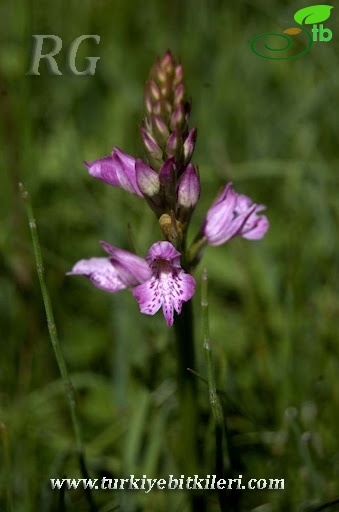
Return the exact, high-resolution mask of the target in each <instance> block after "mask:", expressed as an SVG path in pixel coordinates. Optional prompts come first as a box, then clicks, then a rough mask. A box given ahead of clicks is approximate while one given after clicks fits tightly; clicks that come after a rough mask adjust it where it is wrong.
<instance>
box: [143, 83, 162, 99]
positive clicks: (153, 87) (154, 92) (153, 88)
mask: <svg viewBox="0 0 339 512" xmlns="http://www.w3.org/2000/svg"><path fill="white" fill-rule="evenodd" d="M146 88H147V89H148V90H149V92H150V94H151V98H152V99H153V101H159V100H160V89H159V87H158V86H157V84H156V83H155V81H154V80H150V81H149V82H148V83H147V85H146Z"/></svg>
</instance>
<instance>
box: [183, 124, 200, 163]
mask: <svg viewBox="0 0 339 512" xmlns="http://www.w3.org/2000/svg"><path fill="white" fill-rule="evenodd" d="M196 139H197V129H196V128H192V129H191V130H190V131H189V134H188V135H187V137H186V140H185V142H184V162H185V165H187V164H188V162H189V161H190V160H191V157H192V154H193V151H194V147H195V141H196Z"/></svg>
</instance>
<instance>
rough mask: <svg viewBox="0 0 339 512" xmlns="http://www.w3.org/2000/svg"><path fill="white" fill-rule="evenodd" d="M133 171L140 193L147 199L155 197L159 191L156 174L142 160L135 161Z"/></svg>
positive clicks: (158, 181)
mask: <svg viewBox="0 0 339 512" xmlns="http://www.w3.org/2000/svg"><path fill="white" fill-rule="evenodd" d="M135 169H136V176H137V183H138V187H139V189H140V190H141V192H142V193H143V194H144V195H145V196H147V197H153V196H156V195H157V194H158V193H159V190H160V180H159V176H158V174H157V173H156V172H155V171H153V169H151V168H150V167H148V165H146V164H145V163H144V162H143V161H142V160H136V163H135Z"/></svg>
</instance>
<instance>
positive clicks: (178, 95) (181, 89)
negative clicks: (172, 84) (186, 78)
mask: <svg viewBox="0 0 339 512" xmlns="http://www.w3.org/2000/svg"><path fill="white" fill-rule="evenodd" d="M184 95H185V86H184V84H183V83H181V84H179V85H177V86H176V88H175V91H174V101H173V103H174V105H178V104H179V103H181V102H182V101H183V99H184Z"/></svg>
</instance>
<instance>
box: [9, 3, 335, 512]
mask: <svg viewBox="0 0 339 512" xmlns="http://www.w3.org/2000/svg"><path fill="white" fill-rule="evenodd" d="M308 5H309V4H308V3H306V2H304V1H303V0H300V2H298V3H295V2H293V3H292V2H289V3H287V2H282V1H280V2H279V1H277V0H275V1H271V2H268V1H267V0H257V1H255V2H254V0H253V1H250V0H249V1H244V0H240V1H239V2H237V3H235V2H234V3H232V4H231V3H227V2H225V1H221V0H219V1H217V0H211V1H209V2H207V1H206V0H205V1H203V0H196V1H194V2H193V0H187V1H179V0H173V1H171V2H157V1H148V2H141V1H137V0H135V1H132V0H130V1H126V0H114V1H113V0H111V1H109V0H96V1H94V0H83V1H82V2H80V1H74V0H68V1H67V2H65V1H58V2H52V1H50V0H45V1H40V2H38V1H36V0H31V1H24V0H13V1H12V2H11V3H10V4H9V3H6V2H2V4H1V6H0V13H1V16H0V20H1V21H0V28H1V37H2V43H1V55H0V87H1V95H0V105H1V148H0V151H1V166H2V170H1V180H2V182H1V188H0V200H1V201H0V211H1V219H2V222H1V228H0V258H1V286H0V322H1V324H0V326H1V358H0V422H1V429H0V430H1V446H0V509H1V510H7V508H6V507H7V506H8V504H9V503H10V501H12V503H13V509H12V511H10V512H33V511H34V512H36V511H46V512H47V511H57V510H67V512H68V511H73V510H74V511H80V512H81V511H87V510H88V505H87V503H86V500H85V497H84V493H83V491H80V490H79V491H70V492H68V493H66V497H65V507H64V508H62V506H61V505H60V501H59V500H60V496H59V494H58V493H57V492H56V491H51V489H50V486H49V478H57V477H60V478H62V477H64V476H67V477H69V478H73V477H78V476H79V469H78V467H77V464H76V460H75V457H74V454H73V452H72V449H73V447H74V438H73V432H72V428H71V422H70V416H69V411H68V408H67V402H66V398H65V395H64V390H63V385H62V382H61V380H60V376H59V372H58V369H57V366H56V363H55V359H54V355H53V351H52V348H51V345H50V342H49V338H48V331H47V327H46V321H45V315H44V310H43V304H42V299H41V295H40V290H39V284H38V279H37V276H36V271H35V267H34V258H33V252H32V245H31V241H30V234H29V230H28V226H27V219H26V216H25V212H24V209H23V206H22V204H21V199H20V197H19V194H18V182H19V181H21V180H22V181H24V183H25V185H26V187H27V188H28V190H29V192H30V194H31V197H32V201H33V205H34V209H35V215H36V219H37V223H38V230H39V234H40V239H41V243H42V250H43V257H44V262H45V269H46V279H47V283H48V287H49V290H50V294H51V298H52V303H53V307H54V313H55V317H56V322H57V326H58V331H59V335H60V339H61V344H62V350H63V352H64V355H65V357H66V360H67V364H68V368H69V371H70V373H71V378H72V381H73V383H74V386H75V388H76V391H77V398H78V411H79V417H80V421H81V428H82V433H83V437H84V441H85V446H86V453H87V458H88V469H89V472H90V474H91V476H92V477H93V478H100V477H102V476H105V475H106V476H110V475H111V476H113V477H126V476H128V475H129V474H131V473H134V474H144V473H146V474H147V475H148V476H149V477H152V478H157V477H166V476H167V475H168V474H170V473H172V474H174V475H180V468H178V467H177V466H176V462H175V460H174V458H173V454H172V452H173V443H175V435H176V429H177V421H176V382H175V369H176V360H175V350H174V347H173V333H172V330H169V329H168V328H167V327H166V325H165V322H164V319H163V317H162V315H161V314H160V313H159V314H157V315H156V316H155V317H147V316H143V315H140V313H139V310H138V306H137V303H136V301H135V300H134V298H133V297H132V296H131V293H130V292H129V291H125V292H120V293H119V294H117V295H110V294H108V293H105V292H103V291H101V290H99V289H96V288H94V287H93V285H92V284H91V283H90V282H89V281H87V280H85V279H82V278H77V277H73V278H67V277H65V272H67V271H69V270H70V269H71V267H72V265H73V264H74V263H75V262H76V261H77V260H79V259H81V258H88V257H91V256H103V252H102V250H101V248H100V247H99V245H98V241H99V240H107V241H108V242H110V243H111V244H113V245H117V246H121V247H123V248H125V249H128V250H130V249H131V244H130V239H129V235H128V225H129V224H130V226H131V228H132V230H133V233H134V239H135V244H136V247H137V250H138V252H139V254H141V255H145V254H146V253H147V250H148V248H149V247H150V245H151V244H152V243H153V242H154V241H157V240H158V239H159V238H160V236H161V233H160V230H159V228H158V226H157V221H156V219H155V216H154V215H153V213H152V212H151V211H149V210H148V209H147V207H146V205H145V204H144V203H143V202H142V201H141V200H140V199H139V198H137V197H132V196H130V195H128V194H127V193H126V192H124V191H122V190H118V189H115V188H112V187H109V186H107V185H105V184H104V183H102V182H99V181H96V180H93V179H92V178H90V177H89V176H88V173H87V170H86V168H85V167H84V165H83V161H84V160H86V161H91V160H94V159H96V158H98V157H100V156H104V155H106V154H109V152H110V151H111V148H112V147H113V146H118V147H119V148H121V149H123V150H124V151H126V152H128V153H130V154H133V155H141V156H142V154H143V153H142V147H141V143H140V141H139V136H138V126H139V124H140V120H141V117H142V114H143V104H142V101H143V87H144V83H145V81H146V79H147V76H148V73H149V69H150V67H151V65H152V63H153V62H154V60H155V58H156V57H157V56H161V55H163V54H164V52H165V51H166V50H167V49H168V48H170V49H171V50H172V52H173V53H174V55H175V56H177V57H178V58H180V59H181V61H182V63H183V64H184V70H185V76H186V86H187V91H188V94H189V95H190V96H191V97H192V98H193V109H192V121H191V126H197V127H198V141H197V146H196V151H195V155H194V158H193V162H194V163H195V164H198V165H199V169H200V173H201V180H202V198H201V201H200V203H199V206H198V208H197V210H196V213H195V217H194V220H193V223H192V226H191V228H192V229H191V231H190V236H192V237H193V236H194V235H195V232H196V230H197V229H198V228H199V225H200V223H201V221H202V219H203V217H204V213H205V211H206V209H207V208H208V206H209V205H210V204H211V202H212V201H213V199H214V197H215V196H216V194H217V193H218V192H219V190H220V188H221V187H222V186H223V184H224V183H225V182H226V181H228V180H232V181H233V183H234V187H235V189H236V190H237V191H238V192H243V193H246V194H248V195H249V196H250V197H252V198H253V200H254V201H256V202H261V203H264V204H266V205H267V215H268V217H269V220H270V225H271V226H270V230H269V232H268V234H267V235H266V237H265V238H264V239H263V240H262V241H259V242H250V241H247V240H244V239H234V240H232V241H231V242H230V243H228V244H226V245H224V246H221V247H218V248H213V247H209V248H207V250H206V252H205V255H204V260H203V263H202V264H200V266H199V267H198V269H197V272H196V275H195V277H196V279H197V281H198V288H197V293H196V296H195V297H194V307H195V311H196V343H197V347H196V348H197V357H198V363H197V368H196V371H197V372H198V373H199V374H200V375H201V376H203V377H205V376H206V367H205V362H204V358H203V353H202V352H203V351H202V335H201V323H200V318H201V314H200V304H199V293H200V278H201V271H202V269H203V267H206V268H207V269H208V275H209V299H210V328H211V338H212V341H213V343H214V356H215V361H216V373H217V384H218V388H219V389H220V390H222V391H223V397H224V398H223V399H224V401H225V404H226V405H225V410H226V411H227V423H228V427H229V429H230V431H231V433H232V445H233V446H234V449H235V452H236V460H237V464H238V466H237V468H236V469H237V473H238V474H242V475H243V479H244V481H245V480H246V479H249V478H285V490H284V491H267V490H261V491H248V490H245V491H238V495H237V500H238V505H237V506H238V510H240V511H253V512H254V511H256V512H273V511H303V510H305V511H306V510H315V508H312V506H313V505H314V506H316V505H317V504H321V503H325V502H328V501H330V500H334V499H335V498H337V497H338V495H339V488H338V487H339V485H338V482H339V443H338V427H339V413H338V411H339V384H338V374H339V346H338V342H339V335H338V314H339V302H338V291H339V290H338V288H339V280H338V249H339V243H338V219H339V201H338V185H339V180H338V164H339V155H338V127H339V125H338V103H339V62H338V56H339V52H338V38H339V28H338V27H339V23H338V16H339V14H338V10H337V8H336V7H335V8H334V9H333V10H332V14H331V17H330V19H329V20H327V21H326V22H324V26H326V27H328V28H331V30H332V32H333V38H332V40H331V41H329V42H327V43H325V42H318V43H314V44H313V47H312V49H311V51H310V52H309V53H308V54H307V55H305V56H303V57H301V58H299V59H295V60H285V61H274V60H268V59H263V58H260V57H257V56H256V55H254V54H253V53H252V52H251V50H250V41H251V40H252V39H253V38H254V37H256V36H257V35H259V34H262V33H266V32H280V33H281V32H282V30H284V29H286V28H289V27H293V26H295V22H293V15H294V13H295V12H296V10H298V9H300V8H302V7H305V6H308ZM33 34H54V35H57V36H59V37H60V38H61V39H62V41H63V48H62V51H61V52H60V54H59V55H58V56H56V60H57V62H58V65H59V69H60V71H61V72H62V76H53V75H51V74H49V72H48V70H47V67H46V64H45V63H44V62H41V64H40V68H39V71H40V76H26V75H25V73H26V72H27V71H28V69H29V63H30V59H31V52H32V45H33V38H32V35H33ZM82 34H98V35H100V37H101V40H100V44H99V45H96V44H94V43H93V41H90V40H88V41H85V42H83V43H82V44H81V46H80V48H79V52H78V56H77V61H76V65H77V67H78V69H84V67H85V57H86V56H99V57H100V60H99V61H98V63H97V67H96V73H95V75H94V76H72V74H71V73H70V72H69V70H68V69H67V67H66V58H67V51H68V47H69V44H70V43H71V42H72V41H73V40H74V39H75V38H77V37H78V36H80V35H82ZM296 44H298V43H296ZM198 387H199V402H200V403H201V408H202V410H204V411H205V421H204V422H201V424H200V425H197V429H199V433H200V436H201V439H202V450H203V452H204V454H205V455H204V460H205V461H206V464H205V466H204V467H202V468H201V471H200V475H202V476H203V475H206V474H211V473H213V468H214V466H213V465H214V459H213V457H214V455H213V436H212V430H211V418H210V413H209V408H208V391H207V387H206V386H205V385H204V383H203V382H201V381H199V384H198ZM6 454H7V455H6ZM94 499H95V500H96V503H97V506H98V509H99V510H100V511H101V512H104V511H107V512H108V510H111V509H113V508H114V507H116V506H119V509H118V510H122V511H124V512H125V511H126V512H129V511H131V512H134V511H144V510H145V511H146V510H147V511H148V512H152V511H154V512H158V511H159V512H161V511H168V510H171V511H185V510H189V508H188V502H187V496H186V495H185V493H184V492H174V491H171V492H169V491H168V492H167V491H162V492H156V491H154V492H151V493H150V494H148V495H145V494H144V493H143V492H133V491H130V492H123V491H101V492H100V491H97V492H96V493H95V494H94ZM61 501H62V499H61ZM326 509H327V510H331V511H334V510H339V505H338V504H336V505H333V506H331V507H327V508H326ZM208 510H210V511H217V510H219V508H218V503H217V498H216V496H215V495H214V494H213V492H212V491H210V492H209V494H208ZM319 510H320V509H319Z"/></svg>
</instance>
